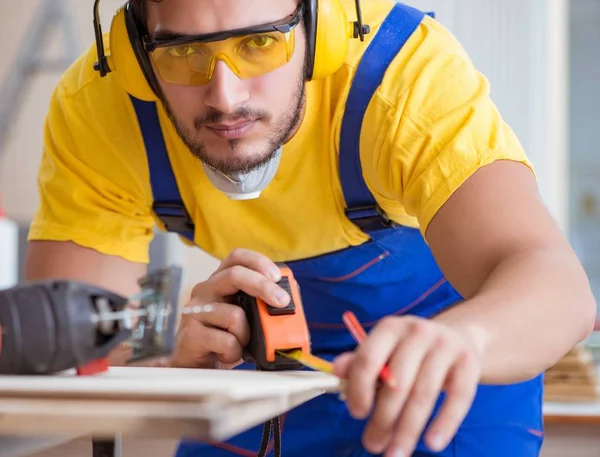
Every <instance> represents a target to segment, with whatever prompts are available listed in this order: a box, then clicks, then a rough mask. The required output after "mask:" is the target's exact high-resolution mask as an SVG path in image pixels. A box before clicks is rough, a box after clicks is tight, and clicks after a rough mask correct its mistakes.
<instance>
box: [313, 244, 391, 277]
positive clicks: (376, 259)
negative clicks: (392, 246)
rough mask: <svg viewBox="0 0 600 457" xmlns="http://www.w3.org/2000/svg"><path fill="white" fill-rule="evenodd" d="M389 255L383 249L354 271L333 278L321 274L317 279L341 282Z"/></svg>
mask: <svg viewBox="0 0 600 457" xmlns="http://www.w3.org/2000/svg"><path fill="white" fill-rule="evenodd" d="M389 255H390V253H389V252H388V251H385V252H384V253H383V254H379V255H378V256H377V257H375V258H374V259H373V260H369V261H368V262H367V263H365V264H364V265H363V266H361V267H359V268H357V269H356V270H354V271H351V272H350V273H348V274H346V275H344V276H338V277H334V278H328V277H324V276H321V277H320V278H318V279H320V280H321V281H328V282H343V281H347V280H348V279H350V278H353V277H354V276H357V275H359V274H360V273H362V272H363V271H365V270H366V269H367V268H370V267H372V266H373V265H375V264H376V263H379V262H381V261H382V260H383V259H385V258H386V257H387V256H389Z"/></svg>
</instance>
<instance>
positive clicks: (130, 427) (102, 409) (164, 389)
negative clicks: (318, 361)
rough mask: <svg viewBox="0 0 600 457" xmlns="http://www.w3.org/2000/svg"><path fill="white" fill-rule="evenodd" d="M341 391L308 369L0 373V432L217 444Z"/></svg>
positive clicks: (328, 377)
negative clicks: (47, 374)
mask: <svg viewBox="0 0 600 457" xmlns="http://www.w3.org/2000/svg"><path fill="white" fill-rule="evenodd" d="M341 387H342V382H341V380H339V379H338V378H336V377H335V376H331V375H328V374H325V373H319V372H313V371H301V372H298V371H286V372H258V371H242V370H187V369H170V368H148V367H135V368H133V367H112V368H111V369H110V370H109V371H108V372H107V373H103V374H100V375H96V376H87V377H78V376H75V375H74V373H73V372H66V373H61V374H59V375H56V376H0V434H4V435H20V436H40V435H47V436H50V435H84V434H91V435H93V436H97V437H111V436H114V435H115V434H121V435H122V436H124V437H138V438H143V437H147V438H161V439H209V440H214V441H223V440H224V439H227V438H229V437H231V436H233V435H235V434H237V433H240V432H242V431H244V430H247V429H249V428H252V427H254V426H256V425H260V424H261V423H263V422H265V421H266V420H268V419H269V418H271V417H274V416H277V415H279V414H283V413H285V412H287V411H289V410H290V409H293V408H295V407H296V406H298V405H300V404H301V403H304V402H306V401H308V400H310V399H312V398H315V397H317V396H319V395H323V394H334V393H337V392H339V391H340V389H341Z"/></svg>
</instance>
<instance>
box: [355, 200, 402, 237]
mask: <svg viewBox="0 0 600 457" xmlns="http://www.w3.org/2000/svg"><path fill="white" fill-rule="evenodd" d="M345 213H346V217H347V218H348V219H350V220H351V221H352V222H353V223H354V224H355V225H356V226H357V227H358V228H360V229H361V230H362V231H363V232H366V233H368V232H374V231H377V230H385V229H389V228H394V227H397V224H396V223H395V222H394V221H392V220H391V219H390V218H389V217H388V215H387V214H386V213H385V211H383V209H382V208H381V207H380V206H379V205H366V206H357V207H356V206H355V207H354V208H346V209H345Z"/></svg>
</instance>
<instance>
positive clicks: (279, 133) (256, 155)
mask: <svg viewBox="0 0 600 457" xmlns="http://www.w3.org/2000/svg"><path fill="white" fill-rule="evenodd" d="M302 76H303V75H302ZM162 102H163V105H164V107H165V111H166V113H167V115H168V116H169V118H170V120H171V122H172V123H173V126H174V128H175V130H176V132H177V134H178V135H179V137H180V138H181V140H182V141H183V143H184V144H185V145H186V146H187V148H188V149H189V151H190V153H191V154H192V155H193V156H194V157H196V158H197V159H198V160H199V161H200V162H202V163H204V164H205V165H207V166H209V167H211V168H213V169H214V170H217V171H219V172H221V173H223V174H225V175H235V174H245V173H250V172H252V171H253V170H256V169H258V168H260V167H262V166H263V165H265V164H267V163H268V162H270V161H271V160H272V159H273V158H275V157H276V156H277V155H278V154H279V153H280V148H281V146H282V145H283V143H284V142H285V141H287V140H288V139H289V137H290V135H291V133H292V132H293V131H294V130H295V129H296V128H297V127H298V125H299V124H300V122H301V120H302V111H303V107H304V104H305V103H306V89H305V81H304V78H303V77H301V78H299V81H298V83H297V84H296V90H295V94H294V97H293V98H292V100H291V102H290V104H289V107H288V109H287V110H284V112H283V114H282V116H281V119H279V120H278V121H277V122H276V123H275V124H273V126H272V128H271V130H270V132H269V133H268V134H267V135H266V136H265V138H264V139H265V142H266V145H265V146H264V147H263V148H261V149H262V151H257V150H254V151H251V153H250V151H244V152H242V151H240V148H243V147H244V146H243V142H244V140H228V145H229V148H230V149H231V151H232V152H234V153H237V154H236V155H235V156H233V157H232V156H229V157H223V156H219V155H218V154H208V153H207V148H206V146H205V144H204V143H202V142H200V141H196V140H194V138H193V136H194V135H193V134H190V132H189V131H188V130H187V129H185V127H183V126H182V125H181V124H180V123H179V122H178V121H177V119H176V118H175V116H174V115H173V111H172V110H171V108H170V106H169V104H168V102H167V101H166V100H165V99H163V100H162ZM242 119H249V120H256V121H257V122H271V121H272V116H271V115H270V114H269V113H268V112H266V111H264V110H254V109H250V108H246V107H241V108H239V109H237V110H236V111H235V112H234V113H233V114H229V115H226V114H224V113H222V112H220V111H216V110H212V111H209V112H208V113H206V114H204V115H203V116H201V117H199V118H197V119H195V121H194V129H195V131H199V130H200V129H201V128H202V126H203V125H204V124H206V123H214V124H217V123H219V122H223V121H224V120H242Z"/></svg>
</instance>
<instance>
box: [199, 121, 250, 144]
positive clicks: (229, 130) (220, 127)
mask: <svg viewBox="0 0 600 457" xmlns="http://www.w3.org/2000/svg"><path fill="white" fill-rule="evenodd" d="M255 124H256V121H241V122H231V123H222V124H210V125H206V126H205V127H206V128H207V129H208V130H210V131H211V132H212V133H214V134H215V135H216V136H218V137H220V138H224V139H227V140H235V139H238V138H243V137H245V136H247V135H248V134H249V133H250V130H252V128H253V127H254V125H255Z"/></svg>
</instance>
